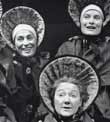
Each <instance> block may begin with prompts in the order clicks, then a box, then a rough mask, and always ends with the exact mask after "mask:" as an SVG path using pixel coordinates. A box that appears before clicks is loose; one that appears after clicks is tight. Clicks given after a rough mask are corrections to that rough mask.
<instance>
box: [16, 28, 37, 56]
mask: <svg viewBox="0 0 110 122" xmlns="http://www.w3.org/2000/svg"><path fill="white" fill-rule="evenodd" d="M15 47H16V50H17V52H18V53H19V54H20V55H21V56H23V57H30V56H33V55H34V54H35V52H36V48H37V39H36V37H35V36H34V34H33V33H32V32H31V31H28V30H20V31H19V32H17V34H16V36H15Z"/></svg>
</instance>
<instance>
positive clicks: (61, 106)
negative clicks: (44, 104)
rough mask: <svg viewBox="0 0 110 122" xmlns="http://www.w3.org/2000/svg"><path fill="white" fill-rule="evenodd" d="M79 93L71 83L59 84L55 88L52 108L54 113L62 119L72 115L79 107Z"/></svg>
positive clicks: (76, 87)
mask: <svg viewBox="0 0 110 122" xmlns="http://www.w3.org/2000/svg"><path fill="white" fill-rule="evenodd" d="M81 103H82V102H81V98H80V91H79V88H78V86H77V85H75V84H72V83H60V84H59V86H58V87H57V88H56V91H55V96H54V106H55V110H56V112H57V113H58V114H59V115H61V116H64V117H69V116H72V115H74V114H75V113H76V112H77V111H78V108H79V107H80V106H81Z"/></svg>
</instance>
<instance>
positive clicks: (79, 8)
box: [57, 0, 110, 119]
mask: <svg viewBox="0 0 110 122" xmlns="http://www.w3.org/2000/svg"><path fill="white" fill-rule="evenodd" d="M68 10H69V13H70V16H71V17H72V19H73V21H74V22H75V24H76V25H77V27H79V29H80V31H81V35H79V36H74V37H72V38H70V39H69V40H68V41H67V42H65V43H63V44H62V45H61V47H60V48H59V50H58V53H57V55H65V54H71V55H77V56H80V57H82V58H84V59H87V60H88V61H89V62H91V63H92V64H93V65H94V66H95V67H96V69H97V72H98V74H99V76H100V80H101V90H100V92H99V95H98V97H97V99H96V101H95V104H96V106H97V107H95V110H93V111H96V108H97V110H99V112H97V111H96V113H95V114H94V115H95V116H96V117H97V116H98V118H99V115H100V117H102V116H103V117H105V118H109V119H110V96H109V95H108V94H109V92H110V91H109V90H110V81H109V79H110V61H109V60H110V41H109V40H110V37H106V36H104V33H103V28H104V27H105V25H107V22H109V20H110V1H109V0H70V1H69V7H68ZM94 115H93V116H94Z"/></svg>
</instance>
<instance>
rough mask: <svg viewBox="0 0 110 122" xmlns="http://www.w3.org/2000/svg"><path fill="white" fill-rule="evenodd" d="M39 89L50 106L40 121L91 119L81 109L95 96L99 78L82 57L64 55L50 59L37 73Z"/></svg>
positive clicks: (54, 121) (87, 121)
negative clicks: (38, 74) (48, 111)
mask: <svg viewBox="0 0 110 122" xmlns="http://www.w3.org/2000/svg"><path fill="white" fill-rule="evenodd" d="M39 90H40V94H41V97H42V99H43V102H44V104H45V105H46V106H47V107H48V109H49V110H50V113H49V114H48V115H47V116H46V117H45V118H44V122H93V120H92V119H91V118H90V117H89V116H88V115H87V114H86V112H85V111H86V110H87V108H88V107H89V105H90V104H91V103H92V102H93V101H94V99H95V98H96V96H97V93H98V90H99V79H98V76H97V74H96V72H95V70H94V69H93V68H92V67H91V65H90V64H88V63H87V62H86V61H85V60H82V59H80V58H78V57H73V56H68V55H67V56H64V57H59V58H57V59H55V60H53V61H52V62H50V63H49V64H48V65H46V66H45V67H44V69H43V71H42V72H41V74H40V77H39Z"/></svg>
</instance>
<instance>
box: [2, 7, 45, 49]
mask: <svg viewBox="0 0 110 122" xmlns="http://www.w3.org/2000/svg"><path fill="white" fill-rule="evenodd" d="M19 24H27V25H30V26H32V27H33V28H34V29H35V31H36V34H37V36H38V46H39V45H40V44H41V42H42V41H43V37H44V31H45V24H44V20H43V18H42V17H41V15H40V14H39V13H38V12H37V11H36V10H34V9H32V8H29V7H26V6H18V7H15V8H12V9H10V10H8V11H7V12H5V13H4V14H3V16H2V19H1V34H2V36H3V37H4V39H5V40H6V41H7V43H8V44H9V46H10V47H11V48H14V43H13V41H12V32H13V29H14V28H15V27H16V26H17V25H19Z"/></svg>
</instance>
